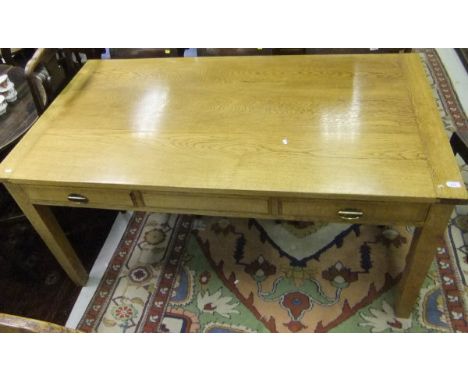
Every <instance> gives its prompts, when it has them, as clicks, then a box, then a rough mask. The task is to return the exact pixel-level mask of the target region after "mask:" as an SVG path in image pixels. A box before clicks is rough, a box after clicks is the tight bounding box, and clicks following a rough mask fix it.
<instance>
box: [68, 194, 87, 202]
mask: <svg viewBox="0 0 468 382" xmlns="http://www.w3.org/2000/svg"><path fill="white" fill-rule="evenodd" d="M67 199H68V200H69V201H70V202H74V203H88V198H87V197H86V196H83V195H80V194H69V195H68V197H67Z"/></svg>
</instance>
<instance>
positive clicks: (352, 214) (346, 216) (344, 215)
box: [338, 209, 364, 220]
mask: <svg viewBox="0 0 468 382" xmlns="http://www.w3.org/2000/svg"><path fill="white" fill-rule="evenodd" d="M338 216H339V217H340V218H341V219H343V220H358V219H360V218H361V217H362V216H364V212H362V211H359V210H351V209H346V210H341V211H338Z"/></svg>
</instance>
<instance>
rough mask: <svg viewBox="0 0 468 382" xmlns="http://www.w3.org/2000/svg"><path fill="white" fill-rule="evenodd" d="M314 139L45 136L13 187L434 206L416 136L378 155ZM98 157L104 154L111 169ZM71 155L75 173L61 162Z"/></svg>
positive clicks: (383, 142)
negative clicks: (24, 181) (122, 189)
mask: <svg viewBox="0 0 468 382" xmlns="http://www.w3.org/2000/svg"><path fill="white" fill-rule="evenodd" d="M316 137H317V136H316ZM250 138H252V139H250ZM254 138H256V139H254ZM307 138H308V139H307V141H304V140H300V139H299V138H298V139H295V137H294V136H292V138H288V142H287V144H284V143H283V141H282V139H283V138H281V136H277V137H274V136H265V137H264V138H262V137H261V134H259V133H257V136H256V137H255V134H253V133H251V134H248V135H247V136H242V135H231V136H230V137H229V139H228V140H226V139H223V138H222V137H221V136H216V135H213V136H207V137H203V136H198V137H191V136H190V135H188V136H186V137H177V136H171V135H169V136H167V137H166V136H163V137H148V136H143V137H141V138H136V137H132V136H131V135H129V134H113V135H100V134H99V135H92V134H78V135H74V134H69V135H68V136H67V139H66V140H65V139H63V140H62V139H60V138H58V137H57V136H55V135H53V136H52V135H48V134H46V135H44V136H43V137H42V138H41V139H40V145H37V146H35V147H32V148H31V149H30V150H29V153H28V158H29V159H30V162H29V164H28V166H27V168H25V167H23V166H18V168H17V170H14V169H13V171H14V173H15V179H14V181H21V179H28V182H31V181H33V182H48V183H62V182H65V183H67V184H73V185H76V186H82V187H87V186H88V185H89V184H97V185H106V184H111V185H116V186H121V187H131V188H134V189H139V188H140V187H142V188H145V187H147V188H157V189H161V190H164V189H165V188H166V189H168V188H170V189H173V190H177V189H178V190H179V191H197V190H198V191H208V190H211V191H212V192H215V193H216V192H222V193H235V194H239V193H247V194H248V193H256V192H260V193H271V194H283V193H286V194H289V195H298V196H300V195H307V196H311V197H341V198H347V197H349V196H352V198H353V199H356V198H363V199H368V198H383V199H391V198H395V199H399V198H400V199H408V200H410V199H419V198H421V199H426V200H427V199H433V198H434V190H433V185H432V180H431V177H430V173H429V169H428V166H427V162H426V161H425V160H424V156H423V154H422V148H421V147H420V144H419V143H418V141H417V139H416V136H415V135H409V136H408V140H407V141H406V140H405V139H403V138H402V139H399V137H396V139H395V141H396V144H394V143H392V142H391V136H388V137H387V136H386V135H383V134H382V135H380V137H377V138H375V139H374V142H375V145H376V147H377V149H373V146H372V144H370V143H369V145H366V143H365V142H364V141H363V142H357V143H356V145H355V146H353V145H352V138H349V139H346V138H345V137H339V136H334V135H332V134H330V135H328V136H326V137H322V139H321V142H319V140H318V139H315V137H314V136H313V135H311V136H309V137H307ZM386 138H387V139H386ZM358 141H360V140H359V139H358ZM89 142H92V144H90V143H89ZM255 142H257V144H255ZM405 142H406V143H405ZM307 144H308V145H309V146H307ZM39 146H40V147H41V149H36V148H37V147H39ZM78 147H80V149H79V150H78V149H77V148H78ZM116 147H118V148H119V149H116ZM353 147H355V148H353ZM402 147H403V148H404V149H402ZM399 148H400V149H399ZM43 149H45V150H46V151H47V152H48V155H43V154H42V150H43ZM398 149H399V150H398ZM397 150H398V151H397ZM96 152H98V153H100V152H102V153H105V157H106V160H105V162H103V161H102V157H101V156H100V155H96V154H95V153H96ZM69 153H73V154H72V157H73V161H74V163H75V165H73V166H70V165H69V163H68V162H65V161H63V160H62V158H63V157H65V156H67V155H69ZM144 153H147V154H148V155H147V156H146V157H145V155H144ZM135 159H138V160H135ZM78 164H79V165H78ZM59 173H60V174H61V175H60V178H59V179H57V178H56V176H57V174H59Z"/></svg>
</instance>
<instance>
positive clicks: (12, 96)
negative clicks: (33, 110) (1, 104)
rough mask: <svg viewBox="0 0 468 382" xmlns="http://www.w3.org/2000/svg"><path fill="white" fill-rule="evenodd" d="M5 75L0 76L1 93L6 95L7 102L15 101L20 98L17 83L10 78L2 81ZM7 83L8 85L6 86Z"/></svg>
mask: <svg viewBox="0 0 468 382" xmlns="http://www.w3.org/2000/svg"><path fill="white" fill-rule="evenodd" d="M3 76H5V75H3ZM3 76H0V95H2V96H4V97H5V99H6V101H7V102H15V101H16V99H17V98H18V92H17V91H16V89H15V84H14V83H13V82H11V81H10V80H9V79H8V78H7V79H6V81H4V82H1V81H2V77H3ZM5 84H6V86H4V85H5Z"/></svg>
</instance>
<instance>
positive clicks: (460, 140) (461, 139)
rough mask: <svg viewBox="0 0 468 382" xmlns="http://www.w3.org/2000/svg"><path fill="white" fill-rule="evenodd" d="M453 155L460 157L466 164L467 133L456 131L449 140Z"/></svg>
mask: <svg viewBox="0 0 468 382" xmlns="http://www.w3.org/2000/svg"><path fill="white" fill-rule="evenodd" d="M450 146H452V150H453V153H454V154H455V155H457V154H458V155H460V156H461V157H462V159H463V161H464V162H465V163H468V131H456V132H455V133H453V134H452V136H451V138H450Z"/></svg>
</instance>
